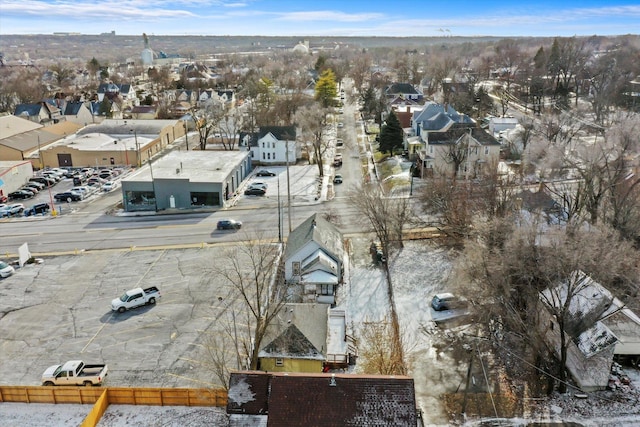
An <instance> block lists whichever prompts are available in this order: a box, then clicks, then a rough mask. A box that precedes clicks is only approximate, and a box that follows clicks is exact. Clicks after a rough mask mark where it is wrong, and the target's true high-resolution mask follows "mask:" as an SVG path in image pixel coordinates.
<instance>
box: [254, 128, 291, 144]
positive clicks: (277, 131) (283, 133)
mask: <svg viewBox="0 0 640 427" xmlns="http://www.w3.org/2000/svg"><path fill="white" fill-rule="evenodd" d="M268 134H272V135H273V136H274V137H275V138H276V139H277V140H278V141H286V140H289V141H295V139H296V127H295V126H261V127H260V132H258V139H262V138H263V137H264V136H266V135H268Z"/></svg>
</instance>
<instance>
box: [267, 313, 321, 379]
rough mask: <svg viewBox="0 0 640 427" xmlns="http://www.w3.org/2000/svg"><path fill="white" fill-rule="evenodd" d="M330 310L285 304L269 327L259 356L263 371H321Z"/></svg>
mask: <svg viewBox="0 0 640 427" xmlns="http://www.w3.org/2000/svg"><path fill="white" fill-rule="evenodd" d="M328 310H329V306H327V305H326V304H300V303H288V304H285V305H284V306H283V307H282V309H281V310H280V311H279V312H278V314H277V316H276V317H275V318H274V319H273V321H272V322H271V324H269V326H268V327H267V331H266V334H265V336H264V338H263V340H262V348H261V349H260V352H259V353H258V357H259V359H260V361H259V366H260V369H261V370H264V371H272V372H320V371H321V370H322V367H323V365H324V362H325V360H326V354H327V325H328ZM278 359H279V361H278Z"/></svg>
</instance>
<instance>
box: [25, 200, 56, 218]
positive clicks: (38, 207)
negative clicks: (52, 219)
mask: <svg viewBox="0 0 640 427" xmlns="http://www.w3.org/2000/svg"><path fill="white" fill-rule="evenodd" d="M50 209H51V208H50V207H49V204H47V203H38V204H35V205H33V206H31V207H30V208H29V209H27V210H25V211H24V215H25V216H31V215H38V214H46V213H47V212H49V210H50Z"/></svg>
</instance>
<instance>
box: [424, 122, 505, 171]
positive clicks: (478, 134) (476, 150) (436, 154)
mask: <svg viewBox="0 0 640 427" xmlns="http://www.w3.org/2000/svg"><path fill="white" fill-rule="evenodd" d="M421 138H422V142H423V144H424V148H423V149H421V150H420V151H419V152H418V159H417V166H418V170H419V171H420V175H421V176H422V177H426V176H434V175H451V176H453V175H455V176H456V177H458V178H464V179H473V178H477V177H479V176H482V175H484V174H487V173H492V172H493V171H495V170H496V169H497V166H498V161H499V159H500V148H501V145H500V143H499V142H498V141H497V140H496V139H495V138H494V137H493V136H491V135H489V134H488V133H487V132H485V131H484V130H483V129H482V128H479V127H477V126H475V124H467V123H453V124H451V126H449V127H448V128H447V130H446V131H443V132H428V133H424V134H423V135H422V137H421ZM465 150H466V152H465ZM456 151H459V152H460V153H464V158H463V159H462V162H461V163H460V164H458V165H457V166H458V169H457V170H454V169H455V166H456V164H455V163H453V162H452V160H451V153H452V152H453V153H454V152H456Z"/></svg>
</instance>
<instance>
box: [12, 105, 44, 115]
mask: <svg viewBox="0 0 640 427" xmlns="http://www.w3.org/2000/svg"><path fill="white" fill-rule="evenodd" d="M40 110H42V104H18V105H17V106H16V111H15V113H14V115H15V116H20V117H22V116H24V117H33V116H39V115H40Z"/></svg>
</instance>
